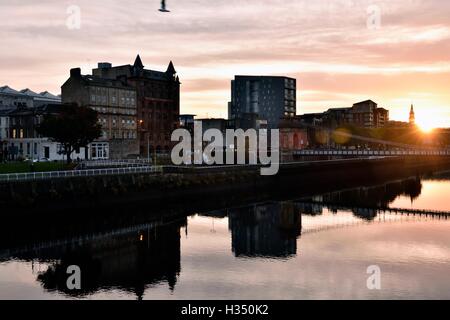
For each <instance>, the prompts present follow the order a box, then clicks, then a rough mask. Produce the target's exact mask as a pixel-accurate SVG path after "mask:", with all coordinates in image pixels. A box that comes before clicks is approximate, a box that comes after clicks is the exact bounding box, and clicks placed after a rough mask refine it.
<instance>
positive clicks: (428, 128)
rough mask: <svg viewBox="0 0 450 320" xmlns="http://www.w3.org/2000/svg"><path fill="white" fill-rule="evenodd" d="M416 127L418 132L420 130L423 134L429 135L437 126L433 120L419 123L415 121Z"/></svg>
mask: <svg viewBox="0 0 450 320" xmlns="http://www.w3.org/2000/svg"><path fill="white" fill-rule="evenodd" d="M417 126H418V127H419V129H420V130H422V131H423V132H425V133H430V132H432V131H433V130H434V129H436V128H437V127H438V126H437V124H436V122H434V121H433V119H429V118H428V119H427V118H424V119H421V120H420V121H417Z"/></svg>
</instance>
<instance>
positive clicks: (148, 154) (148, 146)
mask: <svg viewBox="0 0 450 320" xmlns="http://www.w3.org/2000/svg"><path fill="white" fill-rule="evenodd" d="M143 125H144V120H142V119H140V120H139V126H140V128H141V130H140V131H141V133H142V134H144V135H145V134H147V160H148V162H149V163H150V132H149V131H148V130H146V129H144V128H143Z"/></svg>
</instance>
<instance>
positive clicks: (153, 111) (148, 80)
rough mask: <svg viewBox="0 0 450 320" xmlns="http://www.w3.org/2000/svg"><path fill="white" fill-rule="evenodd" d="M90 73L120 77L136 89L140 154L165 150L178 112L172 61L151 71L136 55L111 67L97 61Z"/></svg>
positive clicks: (177, 117) (175, 75)
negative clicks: (133, 59) (120, 64)
mask: <svg viewBox="0 0 450 320" xmlns="http://www.w3.org/2000/svg"><path fill="white" fill-rule="evenodd" d="M92 75H93V76H95V77H98V78H103V79H113V80H114V79H121V80H122V81H124V82H125V83H126V84H127V85H128V86H131V87H133V88H134V89H135V90H136V102H137V121H138V132H139V145H140V147H139V150H140V154H141V155H142V156H147V155H149V154H153V152H156V153H162V152H164V153H168V152H169V151H170V149H171V146H172V145H173V143H172V142H171V139H170V138H171V134H172V131H173V130H174V129H175V128H177V127H178V126H179V115H180V79H179V77H178V75H177V72H176V70H175V67H174V65H173V63H172V61H171V62H170V63H169V66H168V67H167V70H166V71H154V70H150V69H145V68H144V65H143V63H142V60H141V58H140V56H139V55H138V56H137V57H136V60H135V61H134V64H133V65H129V64H128V65H123V66H117V67H113V66H112V65H111V63H107V62H103V63H99V64H98V68H96V69H94V70H92Z"/></svg>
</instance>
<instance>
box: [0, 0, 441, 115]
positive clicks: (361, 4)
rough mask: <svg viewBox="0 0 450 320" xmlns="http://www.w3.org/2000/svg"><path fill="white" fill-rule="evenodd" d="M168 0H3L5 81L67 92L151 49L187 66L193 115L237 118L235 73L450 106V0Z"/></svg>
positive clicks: (159, 63)
mask: <svg viewBox="0 0 450 320" xmlns="http://www.w3.org/2000/svg"><path fill="white" fill-rule="evenodd" d="M73 4H76V5H78V6H79V7H80V10H81V29H79V30H69V29H68V28H67V27H66V19H67V18H68V14H67V12H66V10H67V8H68V6H70V5H73ZM167 4H168V6H169V9H171V11H172V12H171V13H170V14H165V15H164V14H161V13H159V12H158V11H157V8H158V7H159V1H158V0H139V1H134V2H133V3H132V4H130V3H124V2H123V1H119V0H98V1H95V2H94V1H88V0H77V1H59V0H58V1H57V0H45V1H41V2H40V3H39V5H36V3H35V1H31V0H20V1H19V0H13V1H8V2H7V3H4V2H3V3H1V4H0V21H1V22H0V37H1V38H2V43H1V44H0V70H1V72H0V84H9V85H11V86H13V87H17V88H22V87H31V88H34V89H35V90H37V91H39V90H51V91H53V92H58V91H59V87H60V86H61V84H62V83H63V82H64V80H65V79H66V78H67V74H68V70H69V69H70V68H71V67H76V66H80V67H82V68H83V72H89V70H90V69H91V68H92V67H94V66H95V64H96V62H97V61H110V62H112V63H113V64H115V65H118V64H126V63H132V62H133V60H134V57H135V55H136V54H137V53H140V54H141V57H142V58H143V61H144V64H145V65H146V67H148V68H154V69H157V70H165V68H166V66H167V63H168V62H169V60H173V61H174V62H175V66H176V68H177V70H178V72H179V74H180V77H181V79H182V82H183V94H182V97H185V99H183V100H182V101H183V104H182V111H183V112H184V111H185V110H194V111H195V110H196V108H198V110H199V111H202V110H205V109H207V108H208V107H206V106H207V105H210V106H212V107H210V108H212V110H210V112H211V113H213V114H216V115H219V114H220V115H224V114H226V104H227V101H228V100H229V81H230V80H231V78H232V77H233V76H234V74H243V73H257V74H278V75H279V74H288V75H296V76H298V77H299V80H300V81H299V82H300V83H301V84H302V85H304V87H300V88H299V89H300V90H313V91H316V94H315V96H314V97H313V100H304V101H300V103H299V104H300V106H301V107H303V108H305V110H310V109H318V108H320V107H319V103H320V101H319V100H320V95H319V94H318V93H323V99H324V101H323V104H329V103H332V104H338V105H345V104H348V103H349V102H350V101H352V100H356V99H358V98H359V97H361V96H363V95H366V96H371V97H372V96H373V97H379V98H380V99H381V101H380V103H381V104H383V105H390V104H391V102H392V100H390V99H401V98H407V97H405V95H408V93H409V92H410V91H413V90H415V91H417V90H419V91H420V92H422V91H423V92H425V91H427V90H429V92H431V93H432V96H430V97H429V100H428V101H429V103H430V104H433V103H434V104H436V105H439V108H450V99H449V98H448V96H447V95H446V89H445V82H442V81H446V80H448V72H449V71H450V61H449V60H450V59H449V57H448V52H450V15H449V14H448V12H450V2H448V1H444V0H427V1H424V0H394V1H389V2H385V1H369V0H359V1H358V0H333V1H332V0H318V1H306V0H283V1H282V0H266V1H256V0H246V1H242V0H240V1H238V0H215V1H210V0H177V1H171V0H168V2H167ZM372 4H375V5H378V6H379V8H380V12H381V16H380V22H381V25H380V28H379V29H376V30H371V29H368V28H367V19H368V17H369V14H370V13H368V11H367V9H368V7H369V6H370V5H372ZM308 77H310V78H308ZM208 79H209V80H208ZM333 79H334V80H333ZM311 84H313V86H311ZM406 84H407V85H408V86H409V88H410V89H408V88H406ZM299 95H300V96H304V97H305V98H307V97H309V96H308V94H305V95H302V93H301V91H299ZM331 97H332V99H331ZM208 99H210V100H208ZM341 99H342V100H341ZM310 102H311V104H309V103H310ZM318 111H320V110H318ZM300 112H302V111H300ZM449 120H450V119H449Z"/></svg>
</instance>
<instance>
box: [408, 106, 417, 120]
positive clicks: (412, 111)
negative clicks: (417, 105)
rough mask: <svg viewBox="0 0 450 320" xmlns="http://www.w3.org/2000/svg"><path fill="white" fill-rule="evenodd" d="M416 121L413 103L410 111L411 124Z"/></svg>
mask: <svg viewBox="0 0 450 320" xmlns="http://www.w3.org/2000/svg"><path fill="white" fill-rule="evenodd" d="M415 123H416V115H415V113H414V106H413V105H412V104H411V110H410V111H409V124H415Z"/></svg>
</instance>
